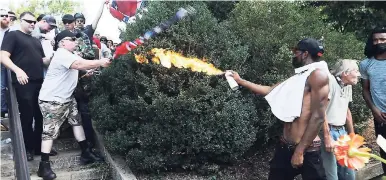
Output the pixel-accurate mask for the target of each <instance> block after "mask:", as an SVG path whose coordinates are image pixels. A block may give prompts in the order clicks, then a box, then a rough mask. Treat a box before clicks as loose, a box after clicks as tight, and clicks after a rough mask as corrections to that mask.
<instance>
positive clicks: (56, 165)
mask: <svg viewBox="0 0 386 180" xmlns="http://www.w3.org/2000/svg"><path fill="white" fill-rule="evenodd" d="M50 161H52V164H51V168H52V169H53V170H56V171H58V170H77V169H82V167H84V166H83V165H82V162H81V161H80V150H79V151H69V152H62V153H60V154H59V155H58V156H51V157H50ZM39 162H40V156H35V160H33V161H29V162H28V166H29V168H30V172H31V173H34V172H37V170H38V167H39ZM101 164H104V163H101ZM13 173H14V162H13V160H9V159H4V158H2V161H1V176H2V177H8V176H12V175H13Z"/></svg>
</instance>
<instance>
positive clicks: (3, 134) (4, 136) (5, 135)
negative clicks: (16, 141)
mask: <svg viewBox="0 0 386 180" xmlns="http://www.w3.org/2000/svg"><path fill="white" fill-rule="evenodd" d="M7 138H11V132H10V131H1V140H4V139H7Z"/></svg>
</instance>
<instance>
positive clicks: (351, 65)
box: [320, 59, 360, 180]
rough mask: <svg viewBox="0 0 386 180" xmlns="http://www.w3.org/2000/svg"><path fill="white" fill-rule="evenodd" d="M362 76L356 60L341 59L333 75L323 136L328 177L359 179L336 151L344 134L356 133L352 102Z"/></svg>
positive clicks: (347, 179) (336, 179) (332, 179)
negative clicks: (340, 160)
mask: <svg viewBox="0 0 386 180" xmlns="http://www.w3.org/2000/svg"><path fill="white" fill-rule="evenodd" d="M358 77H360V73H359V68H358V65H357V61H356V60H350V59H343V60H338V61H337V63H336V64H335V66H334V67H333V69H332V70H331V74H330V76H329V87H330V91H329V95H328V99H329V103H328V106H327V109H326V115H327V116H326V119H325V122H324V126H323V132H322V135H320V137H322V141H323V142H324V146H322V151H321V153H322V162H323V166H324V169H325V172H326V176H327V180H338V179H345V180H355V172H354V171H353V170H351V169H348V168H347V167H342V166H340V165H339V164H337V161H336V158H335V155H334V141H336V140H337V139H338V138H339V137H340V136H342V135H346V134H350V133H354V126H353V121H352V117H351V112H350V109H349V107H348V105H349V103H350V102H352V85H356V84H357V83H358Z"/></svg>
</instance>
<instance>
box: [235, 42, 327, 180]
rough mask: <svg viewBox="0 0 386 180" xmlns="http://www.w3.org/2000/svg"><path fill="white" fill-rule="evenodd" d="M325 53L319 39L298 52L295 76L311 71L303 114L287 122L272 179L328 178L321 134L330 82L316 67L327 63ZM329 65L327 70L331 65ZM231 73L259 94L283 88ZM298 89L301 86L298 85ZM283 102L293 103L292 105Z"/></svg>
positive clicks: (274, 162)
mask: <svg viewBox="0 0 386 180" xmlns="http://www.w3.org/2000/svg"><path fill="white" fill-rule="evenodd" d="M323 52H324V51H323V47H322V46H321V45H320V43H319V42H317V41H316V40H315V39H303V40H301V41H300V42H299V43H298V45H297V47H296V48H295V50H294V57H293V59H292V64H293V66H294V67H295V68H296V69H295V72H297V75H295V76H301V74H303V73H305V72H306V73H307V71H308V70H310V71H309V72H308V73H309V76H308V78H306V80H305V87H304V92H303V93H302V94H303V100H302V106H301V107H299V108H301V114H300V116H298V117H297V118H294V120H293V121H292V122H286V123H284V129H283V136H282V138H281V142H280V144H278V146H277V147H276V150H275V154H274V157H273V159H272V161H271V162H270V173H269V178H268V179H269V180H293V179H294V177H295V176H297V175H298V174H302V177H303V179H304V180H322V179H323V180H324V179H326V177H325V172H324V168H323V165H322V161H321V157H320V138H319V137H318V136H317V134H318V132H319V130H320V129H321V127H322V125H323V122H324V117H325V112H326V106H327V101H328V92H329V86H328V85H329V79H328V72H326V70H322V69H320V68H312V67H313V66H314V65H316V64H318V63H324V62H319V61H320V56H322V54H323ZM325 66H326V68H327V65H325ZM327 71H328V68H327ZM231 72H232V75H230V76H232V77H233V78H234V79H235V81H236V82H237V83H238V84H239V85H241V86H243V87H246V88H248V89H250V90H251V91H252V92H254V93H256V94H260V95H264V96H265V95H268V94H269V93H270V92H271V91H273V90H274V88H275V87H277V86H279V85H280V83H279V84H276V85H275V86H263V85H258V84H255V83H252V82H249V81H247V80H244V79H241V78H240V76H239V75H238V74H237V73H236V72H233V71H231ZM293 77H294V76H293ZM291 78H292V77H291ZM295 86H298V85H297V84H295ZM291 90H292V89H289V90H288V91H291ZM300 101H301V100H300ZM283 103H287V104H289V103H288V102H283ZM283 112H285V111H283Z"/></svg>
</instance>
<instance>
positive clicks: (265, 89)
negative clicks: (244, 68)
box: [230, 71, 278, 96]
mask: <svg viewBox="0 0 386 180" xmlns="http://www.w3.org/2000/svg"><path fill="white" fill-rule="evenodd" d="M230 72H231V73H232V74H230V76H231V77H233V78H234V79H235V81H236V82H237V84H239V85H240V86H243V87H245V88H247V89H249V90H251V91H252V92H253V93H255V94H259V95H263V96H266V95H267V94H268V93H269V92H271V91H272V89H273V88H274V87H275V86H277V85H278V84H276V85H274V86H263V85H259V84H255V83H253V82H250V81H247V80H245V79H242V78H241V77H240V76H239V74H238V73H237V72H235V71H230Z"/></svg>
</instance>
